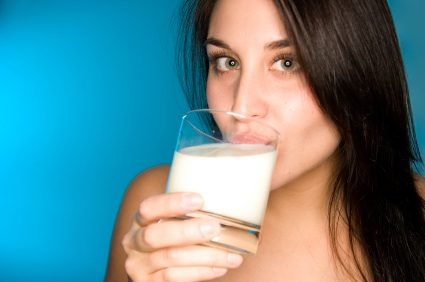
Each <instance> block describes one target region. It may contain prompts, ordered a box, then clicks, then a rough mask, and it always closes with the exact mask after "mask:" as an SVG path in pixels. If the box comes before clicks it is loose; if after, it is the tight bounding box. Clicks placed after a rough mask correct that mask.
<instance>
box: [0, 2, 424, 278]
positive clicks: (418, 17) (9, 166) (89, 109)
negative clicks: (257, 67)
mask: <svg viewBox="0 0 425 282" xmlns="http://www.w3.org/2000/svg"><path fill="white" fill-rule="evenodd" d="M179 2H180V1H170V0H156V1H154V2H151V1H149V2H148V1H143V2H142V1H136V0H127V1H119V0H109V1H94V0H87V1H82V0H81V1H70V0H67V1H54V0H43V1H31V0H3V1H1V0H0V226H1V229H0V281H101V280H102V279H103V274H104V270H105V265H106V260H107V253H108V247H109V240H110V234H111V231H112V227H113V222H114V218H115V215H116V212H117V209H118V207H119V203H120V200H121V198H122V196H123V193H124V191H125V189H126V187H127V185H128V184H129V182H130V181H131V179H132V178H133V177H134V176H135V175H137V173H139V172H140V171H142V170H144V169H146V168H147V167H150V166H152V165H155V164H160V163H165V162H169V161H170V160H171V157H172V152H173V147H174V140H175V136H176V133H177V127H178V122H179V117H180V115H181V114H183V113H184V112H185V111H186V109H187V108H186V105H185V103H184V99H183V97H182V94H181V91H180V88H179V85H178V82H177V80H176V73H175V71H174V65H173V64H174V61H173V56H174V53H173V52H174V41H175V21H174V20H173V18H174V16H175V13H176V7H177V6H178V4H179ZM152 3H154V4H152ZM390 4H391V7H392V10H393V13H394V16H395V19H396V23H397V29H398V32H399V36H400V40H401V45H402V49H403V52H404V56H405V62H406V67H407V72H408V76H409V82H410V88H411V94H412V104H413V109H414V117H415V121H416V126H417V133H418V138H419V141H420V144H421V148H422V152H424V148H425V97H424V92H425V82H424V81H425V80H424V79H425V76H424V74H425V71H424V68H425V38H424V33H423V27H424V26H425V19H424V17H423V13H424V12H425V2H424V1H423V0H407V1H406V0H403V1H396V0H394V1H390Z"/></svg>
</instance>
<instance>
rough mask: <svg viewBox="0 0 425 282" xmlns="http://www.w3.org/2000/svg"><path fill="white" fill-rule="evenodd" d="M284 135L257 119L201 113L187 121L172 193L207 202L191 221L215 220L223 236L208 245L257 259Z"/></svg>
mask: <svg viewBox="0 0 425 282" xmlns="http://www.w3.org/2000/svg"><path fill="white" fill-rule="evenodd" d="M278 141H279V133H278V132H277V131H276V130H275V129H273V128H272V127H270V126H269V125H267V124H265V123H263V122H261V121H258V120H257V119H255V118H249V117H245V116H243V115H241V114H238V113H233V112H228V111H220V110H211V109H201V110H194V111H191V112H189V113H187V114H186V115H184V116H183V119H182V123H181V126H180V131H179V136H178V140H177V145H176V149H175V154H174V158H173V163H172V165H171V171H170V175H169V178H168V183H167V192H168V193H170V192H196V193H199V194H201V195H202V197H203V198H204V205H203V207H202V209H201V210H199V211H197V212H193V213H189V214H187V215H186V216H185V217H181V218H179V219H182V220H184V219H187V218H190V217H202V218H214V219H216V220H218V221H219V222H220V224H221V227H222V229H221V232H220V234H219V235H218V236H216V237H215V238H213V239H212V240H211V241H210V242H208V243H207V244H206V245H209V246H214V247H218V248H224V249H228V250H231V251H234V252H238V253H242V254H248V253H249V254H255V253H256V250H257V246H258V241H259V235H260V229H261V223H262V221H263V217H264V213H265V211H266V206H267V200H268V196H269V190H270V182H271V178H272V174H273V169H274V164H275V160H276V155H277V145H278Z"/></svg>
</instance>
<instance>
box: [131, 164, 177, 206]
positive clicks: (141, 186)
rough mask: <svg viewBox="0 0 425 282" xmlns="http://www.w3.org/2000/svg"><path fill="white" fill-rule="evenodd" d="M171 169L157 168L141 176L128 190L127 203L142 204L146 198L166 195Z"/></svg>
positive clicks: (166, 167) (165, 167)
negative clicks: (135, 202) (161, 194)
mask: <svg viewBox="0 0 425 282" xmlns="http://www.w3.org/2000/svg"><path fill="white" fill-rule="evenodd" d="M169 171H170V167H169V166H168V165H167V166H165V165H164V166H157V167H153V168H150V169H148V170H146V171H144V172H142V173H141V174H139V175H138V176H137V177H136V178H135V179H134V180H133V182H132V183H131V185H130V187H129V188H128V190H127V195H126V197H125V198H126V199H125V201H133V200H134V201H137V202H140V201H141V200H143V199H144V198H146V197H149V196H152V195H156V194H160V193H164V192H165V186H166V184H167V178H168V173H169Z"/></svg>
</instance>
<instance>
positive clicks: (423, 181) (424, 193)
mask: <svg viewBox="0 0 425 282" xmlns="http://www.w3.org/2000/svg"><path fill="white" fill-rule="evenodd" d="M414 178H415V184H416V189H417V190H418V193H419V195H420V196H421V197H422V199H424V200H425V178H424V177H423V176H422V175H419V174H415V176H414Z"/></svg>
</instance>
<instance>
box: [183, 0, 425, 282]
mask: <svg viewBox="0 0 425 282" xmlns="http://www.w3.org/2000/svg"><path fill="white" fill-rule="evenodd" d="M215 2H216V1H212V0H186V1H185V3H184V5H183V9H182V15H181V16H182V22H181V23H182V24H181V26H180V37H179V39H178V44H180V46H179V48H178V49H177V50H178V53H177V66H178V67H179V69H180V70H181V72H180V80H181V85H182V87H183V91H184V92H185V93H186V96H187V99H188V102H189V105H190V106H191V107H192V108H199V107H206V106H207V103H206V95H205V85H206V79H207V70H208V60H207V57H206V53H205V47H204V41H205V39H206V37H207V34H208V25H209V20H210V15H211V12H212V10H213V8H214V4H215ZM274 2H275V5H276V7H277V8H278V9H279V11H280V13H281V15H282V20H283V21H284V24H285V27H286V28H287V32H288V33H289V35H290V37H291V40H292V41H293V42H294V44H295V46H296V50H297V57H298V58H299V60H300V63H301V66H302V68H303V70H304V74H305V77H306V78H307V81H308V82H309V85H310V87H311V88H312V90H313V92H314V94H315V97H316V100H317V103H318V105H319V106H320V107H321V108H322V110H323V112H324V113H326V114H327V115H328V116H329V118H330V119H331V120H332V121H333V122H334V123H335V125H336V127H337V128H338V130H339V133H340V135H341V140H342V141H341V143H340V146H339V148H338V153H339V162H340V163H339V169H338V171H336V172H335V176H334V177H335V182H334V186H333V192H332V196H331V201H330V205H329V230H330V234H331V235H330V236H331V242H332V246H333V250H334V253H335V254H336V255H337V258H338V260H339V262H340V264H341V265H342V266H343V267H344V269H345V270H346V271H347V272H348V273H350V270H349V267H347V263H345V262H344V261H343V260H342V259H341V256H340V254H339V250H338V248H337V239H338V238H337V230H338V224H339V223H340V220H341V219H342V220H343V222H345V224H346V226H347V227H348V233H349V234H348V237H349V243H350V248H351V253H352V257H353V258H354V263H355V266H356V268H357V270H358V273H359V274H360V276H361V278H362V279H363V280H364V281H367V280H368V279H369V278H370V279H371V280H373V281H425V220H424V212H425V202H424V200H423V199H422V198H421V197H420V195H419V194H418V191H417V189H416V187H415V180H414V170H415V169H418V168H419V167H420V166H421V164H422V159H421V156H420V153H419V149H418V145H417V142H416V137H415V133H414V127H413V122H412V116H411V108H410V101H409V95H408V87H407V83H406V77H405V72H404V66H403V62H402V58H401V52H400V49H399V44H398V39H397V36H396V33H395V28H394V24H393V20H392V16H391V13H390V10H389V7H388V5H387V2H386V1H385V0H374V1H371V0H334V1H329V0H303V1H299V0H275V1H274ZM353 278H354V276H353Z"/></svg>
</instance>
